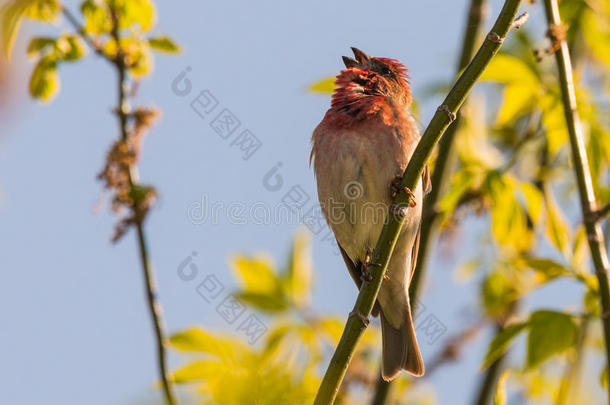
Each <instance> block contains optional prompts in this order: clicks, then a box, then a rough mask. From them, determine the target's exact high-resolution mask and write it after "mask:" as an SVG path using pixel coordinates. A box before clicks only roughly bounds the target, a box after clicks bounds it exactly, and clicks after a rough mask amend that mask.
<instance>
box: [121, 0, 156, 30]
mask: <svg viewBox="0 0 610 405" xmlns="http://www.w3.org/2000/svg"><path fill="white" fill-rule="evenodd" d="M113 3H114V8H115V9H116V11H117V13H118V15H119V28H133V25H134V24H137V25H139V28H140V30H142V31H148V30H150V29H151V28H152V27H153V26H154V24H155V22H156V21H155V18H156V14H155V7H154V5H153V3H152V1H150V0H114V2H113Z"/></svg>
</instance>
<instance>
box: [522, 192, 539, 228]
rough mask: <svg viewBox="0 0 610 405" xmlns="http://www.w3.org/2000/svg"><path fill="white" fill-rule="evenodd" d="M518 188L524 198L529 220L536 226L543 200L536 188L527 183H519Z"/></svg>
mask: <svg viewBox="0 0 610 405" xmlns="http://www.w3.org/2000/svg"><path fill="white" fill-rule="evenodd" d="M519 188H520V189H521V193H523V196H524V197H525V206H526V208H527V214H528V215H529V217H530V219H531V220H532V222H533V223H534V225H537V224H538V222H539V221H540V217H541V214H542V206H543V198H542V192H541V191H540V190H539V189H538V187H536V186H534V185H533V184H532V183H529V182H520V183H519Z"/></svg>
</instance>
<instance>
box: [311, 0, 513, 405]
mask: <svg viewBox="0 0 610 405" xmlns="http://www.w3.org/2000/svg"><path fill="white" fill-rule="evenodd" d="M520 3H521V1H520V0H506V2H505V3H504V6H503V7H502V11H501V12H500V15H499V16H498V19H497V20H496V23H495V24H494V26H493V28H492V32H494V33H495V34H497V35H498V36H499V37H500V38H504V37H505V36H506V34H507V33H508V31H509V28H510V25H511V24H512V22H513V21H514V18H515V15H516V13H517V9H518V8H519V5H520ZM500 46H501V44H500V43H498V42H494V41H490V40H485V41H484V42H483V45H482V46H481V48H479V51H478V52H477V55H476V56H475V57H474V59H473V60H472V61H471V62H470V64H469V65H468V67H467V68H466V70H464V72H463V73H462V74H461V75H460V77H459V78H458V79H457V81H456V83H455V84H454V85H453V87H452V89H451V91H450V92H449V94H448V95H447V97H446V98H445V100H444V101H443V103H442V105H446V106H447V108H448V110H449V111H450V112H451V113H453V114H455V113H456V112H457V111H458V110H459V108H460V106H461V105H462V103H463V102H464V99H465V98H466V96H467V95H468V93H469V92H470V89H472V86H474V84H475V82H476V81H477V79H478V78H479V77H480V76H481V74H482V73H483V70H485V67H486V66H487V65H488V64H489V61H490V60H491V59H492V58H493V57H494V55H495V54H496V53H497V52H498V50H499V49H500ZM449 124H450V117H449V114H447V113H446V112H444V111H437V112H436V113H435V114H434V117H432V120H431V121H430V124H429V125H428V127H427V128H426V130H425V131H424V134H423V135H422V137H421V140H420V142H419V144H418V145H417V148H415V151H414V152H413V156H412V157H411V159H410V161H409V164H408V166H407V168H406V170H405V173H404V175H403V178H402V183H401V187H402V189H403V190H404V189H405V187H406V189H408V190H414V189H415V186H416V185H417V183H418V182H419V178H420V176H421V172H422V170H423V168H424V165H425V164H426V162H427V161H428V158H429V156H430V154H431V153H432V148H433V147H434V145H436V143H437V142H438V140H439V139H440V137H441V136H442V134H443V133H444V132H445V130H446V129H447V127H448V126H449ZM410 200H411V197H410V196H409V195H408V194H407V193H403V192H401V193H399V194H398V195H397V196H396V198H394V202H393V203H394V204H393V206H394V207H396V206H398V207H404V208H406V207H409V205H410V204H409V203H410V202H411V201H410ZM406 209H408V208H406ZM402 211H403V210H399V211H398V212H402ZM404 220H405V218H404V216H402V215H395V214H392V213H391V212H389V213H388V221H387V222H386V224H385V225H384V227H383V229H382V231H381V236H380V237H379V240H378V241H377V245H376V247H375V250H374V252H373V258H372V262H373V263H376V264H378V266H374V268H373V270H371V271H370V274H371V276H372V280H371V281H365V282H363V283H362V287H361V289H360V293H359V294H358V298H357V300H356V303H355V305H354V310H353V313H356V314H360V315H363V316H364V317H365V318H368V317H369V316H370V314H371V310H372V309H373V304H374V302H375V300H376V299H377V294H378V293H379V288H380V287H381V281H382V280H383V276H384V274H385V272H386V270H387V267H388V262H389V260H390V257H391V255H392V252H393V250H394V246H395V245H396V241H397V239H398V235H399V233H400V229H401V228H402V225H403V223H404ZM365 328H366V323H364V322H362V320H361V319H359V317H356V316H350V317H349V318H348V320H347V324H346V326H345V329H344V331H343V335H342V336H341V339H340V341H339V344H338V346H337V349H336V350H335V353H334V355H333V357H332V359H331V361H330V364H329V366H328V369H327V370H326V374H325V375H324V378H323V380H322V384H321V386H320V389H319V390H318V394H317V396H316V400H315V402H314V403H315V404H316V405H327V404H332V403H333V402H334V399H335V397H336V395H337V391H338V389H339V385H340V384H341V381H342V380H343V377H344V375H345V372H346V370H347V366H348V364H349V362H350V360H351V357H352V356H353V354H354V349H355V347H356V344H357V343H358V340H359V339H360V337H361V336H362V333H363V332H364V330H365Z"/></svg>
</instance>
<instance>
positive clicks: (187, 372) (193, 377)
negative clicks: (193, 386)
mask: <svg viewBox="0 0 610 405" xmlns="http://www.w3.org/2000/svg"><path fill="white" fill-rule="evenodd" d="M225 367H226V365H225V364H224V363H223V362H222V361H217V360H197V361H194V362H192V363H189V364H187V365H186V366H183V367H181V368H179V369H178V370H176V371H174V372H172V378H173V380H174V381H175V382H177V383H187V382H193V381H198V380H208V379H212V378H214V377H216V376H218V375H219V374H220V370H221V369H223V368H225Z"/></svg>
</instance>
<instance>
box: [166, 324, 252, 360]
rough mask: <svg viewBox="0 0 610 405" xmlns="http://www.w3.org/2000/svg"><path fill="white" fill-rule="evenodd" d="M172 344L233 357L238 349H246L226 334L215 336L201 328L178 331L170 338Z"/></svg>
mask: <svg viewBox="0 0 610 405" xmlns="http://www.w3.org/2000/svg"><path fill="white" fill-rule="evenodd" d="M169 342H170V344H171V345H172V346H173V347H175V348H176V349H178V350H183V351H188V352H200V353H206V354H211V355H215V356H218V357H221V358H228V357H233V355H234V354H235V353H236V352H238V351H244V346H243V344H241V343H240V342H238V341H236V340H235V339H231V338H228V337H226V336H222V337H215V336H212V335H211V334H209V333H208V332H206V331H204V330H203V329H199V328H191V329H187V330H184V331H182V332H178V333H176V334H174V335H172V336H171V337H170V338H169Z"/></svg>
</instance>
